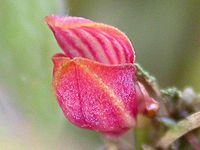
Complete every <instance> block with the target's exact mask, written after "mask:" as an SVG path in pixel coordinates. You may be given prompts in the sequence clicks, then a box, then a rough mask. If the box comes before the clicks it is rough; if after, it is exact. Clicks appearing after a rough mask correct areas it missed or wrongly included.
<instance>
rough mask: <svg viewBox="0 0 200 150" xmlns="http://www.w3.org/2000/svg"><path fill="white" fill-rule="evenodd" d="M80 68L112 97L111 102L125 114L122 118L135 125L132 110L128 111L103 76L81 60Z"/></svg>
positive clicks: (129, 124) (130, 124)
mask: <svg viewBox="0 0 200 150" xmlns="http://www.w3.org/2000/svg"><path fill="white" fill-rule="evenodd" d="M77 65H78V66H79V67H80V68H82V69H83V70H84V72H85V73H87V74H88V75H89V76H90V77H91V79H92V80H93V81H95V83H97V85H98V86H99V87H100V88H101V89H102V90H103V91H104V92H105V93H106V94H108V96H109V97H110V98H111V103H112V104H113V105H114V106H115V107H117V108H118V110H119V112H120V114H121V115H122V116H123V117H122V118H123V119H124V121H125V122H126V123H127V124H128V126H134V125H135V119H133V117H131V115H130V112H128V111H127V110H126V108H125V106H124V104H123V102H122V101H121V100H120V98H119V97H118V96H117V95H116V94H115V92H114V91H113V90H112V88H111V87H109V86H108V85H107V84H106V83H105V82H103V80H102V78H100V77H99V76H98V75H97V74H96V73H94V71H92V70H91V69H90V68H88V67H87V65H84V64H82V63H80V62H78V64H77Z"/></svg>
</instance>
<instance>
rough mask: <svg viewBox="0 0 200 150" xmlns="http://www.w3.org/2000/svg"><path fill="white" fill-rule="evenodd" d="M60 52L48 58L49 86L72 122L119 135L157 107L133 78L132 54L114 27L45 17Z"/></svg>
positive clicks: (79, 19)
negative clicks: (52, 64)
mask: <svg viewBox="0 0 200 150" xmlns="http://www.w3.org/2000/svg"><path fill="white" fill-rule="evenodd" d="M45 21H46V22H47V24H48V25H49V27H50V28H51V30H52V31H53V33H54V35H55V38H56V40H57V42H58V44H59V46H60V47H61V49H62V50H63V52H64V54H56V55H54V57H53V63H54V70H53V89H54V92H55V95H56V97H57V100H58V103H59V105H60V107H61V108H62V110H63V113H64V115H65V116H66V118H67V119H68V120H69V121H70V122H71V123H73V124H74V125H76V126H78V127H81V128H86V129H90V130H95V131H97V132H101V133H103V134H107V135H112V136H119V135H121V134H123V133H125V132H126V131H127V130H129V129H130V128H133V127H135V124H136V117H137V114H138V113H143V114H145V115H147V116H152V115H154V113H156V111H157V110H158V108H159V105H158V103H157V102H156V101H154V100H153V99H152V98H151V97H150V96H149V95H148V93H147V91H146V90H145V88H144V87H143V86H142V85H141V84H139V82H138V81H136V75H135V71H136V70H135V67H134V64H133V63H134V60H135V53H134V49H133V47H132V45H131V42H130V41H129V39H128V38H127V37H126V35H125V34H124V33H122V32H121V31H119V30H118V29H116V28H114V27H112V26H109V25H105V24H101V23H96V22H93V21H91V20H88V19H84V18H79V17H58V16H48V17H46V18H45Z"/></svg>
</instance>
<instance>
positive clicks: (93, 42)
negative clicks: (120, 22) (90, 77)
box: [45, 16, 135, 64]
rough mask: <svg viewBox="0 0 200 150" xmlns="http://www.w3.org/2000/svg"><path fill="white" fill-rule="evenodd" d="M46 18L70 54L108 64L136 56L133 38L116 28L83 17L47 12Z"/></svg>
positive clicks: (126, 60) (121, 61)
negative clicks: (52, 14)
mask: <svg viewBox="0 0 200 150" xmlns="http://www.w3.org/2000/svg"><path fill="white" fill-rule="evenodd" d="M45 21H46V22H47V24H48V25H49V27H50V28H51V30H52V31H53V33H54V35H55V37H56V39H57V42H58V44H59V45H60V47H61V48H62V50H63V51H64V53H65V55H66V56H67V57H69V58H74V57H83V58H88V59H91V60H95V61H98V62H101V63H105V64H123V63H133V62H134V60H135V53H134V49H133V47H132V45H131V42H130V41H129V39H128V38H127V36H126V35H125V34H124V33H122V32H121V31H119V30H118V29H117V28H114V27H112V26H109V25H106V24H102V23H96V22H93V21H91V20H88V19H84V18H80V17H58V16H48V17H46V18H45Z"/></svg>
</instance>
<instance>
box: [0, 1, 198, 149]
mask: <svg viewBox="0 0 200 150" xmlns="http://www.w3.org/2000/svg"><path fill="white" fill-rule="evenodd" d="M67 8H68V9H67ZM66 12H69V14H70V15H74V16H83V17H86V18H90V19H93V20H95V21H98V22H104V23H107V24H111V25H114V26H116V27H118V28H119V29H121V30H122V31H124V32H125V33H126V34H127V35H128V36H129V37H130V39H131V40H132V41H133V44H134V48H135V50H136V53H137V62H139V63H141V64H142V65H143V66H144V68H146V70H148V71H149V72H150V73H151V74H153V75H155V76H156V77H157V78H158V80H159V83H160V84H161V85H162V86H173V85H178V86H179V87H181V88H182V87H184V86H186V85H192V86H194V87H195V89H196V90H198V91H200V79H199V76H200V69H199V68H200V61H199V58H200V45H199V42H200V41H199V39H200V28H199V25H200V1H198V0H191V1H187V0H183V1H180V0H173V1H172V0H170V1H159V0H154V1H145V0H125V1H119V0H101V1H93V0H84V1H83V0H69V1H67V0H66V1H64V0H63V1H61V0H29V1H26V0H0V126H1V128H0V140H1V139H2V140H1V141H3V142H1V143H4V146H7V145H8V144H7V143H11V142H12V144H13V145H14V146H11V145H9V146H10V147H9V148H8V147H3V148H2V147H1V146H2V145H0V149H30V146H32V147H31V149H57V148H58V147H59V149H80V148H82V149H87V150H89V149H91V150H93V149H94V147H97V145H99V143H98V142H97V140H99V139H98V138H96V137H97V136H96V135H97V134H95V133H92V132H89V131H82V130H81V129H77V128H76V127H74V126H72V125H70V123H69V122H67V121H66V120H65V119H64V117H63V114H62V113H61V111H60V109H59V107H58V104H57V102H56V100H55V98H54V96H53V94H52V89H51V74H52V62H51V57H52V55H53V54H55V53H56V52H59V51H60V49H59V47H58V46H57V44H56V42H55V39H54V38H53V36H52V34H51V32H50V31H49V30H48V28H47V26H46V25H45V24H44V21H43V18H44V16H46V15H50V14H66ZM2 120H3V121H2ZM2 126H3V128H2ZM141 132H142V131H141ZM141 132H138V135H141V136H143V137H145V134H143V133H141ZM145 132H146V130H145ZM86 137H87V138H86ZM94 137H95V138H94ZM25 139H26V140H25ZM140 139H141V140H142V139H143V138H142V137H141V138H140ZM88 142H90V144H88ZM33 143H34V144H33ZM77 143H79V144H77ZM42 145H43V146H42ZM51 145H53V147H51ZM55 147H57V148H55Z"/></svg>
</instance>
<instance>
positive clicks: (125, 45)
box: [101, 29, 133, 63]
mask: <svg viewBox="0 0 200 150" xmlns="http://www.w3.org/2000/svg"><path fill="white" fill-rule="evenodd" d="M101 31H102V32H103V33H105V34H106V35H108V36H111V37H114V39H115V40H116V41H118V43H119V44H120V45H121V46H122V48H123V49H124V53H125V56H126V61H127V62H131V63H132V62H133V48H132V46H131V45H130V43H129V41H128V40H127V39H125V37H124V39H122V38H119V37H118V36H117V35H116V34H112V35H110V34H109V33H107V32H106V30H104V29H102V30H101Z"/></svg>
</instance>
